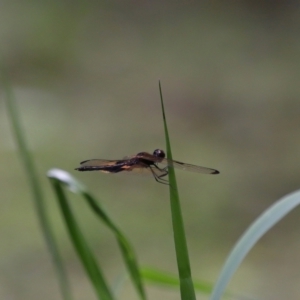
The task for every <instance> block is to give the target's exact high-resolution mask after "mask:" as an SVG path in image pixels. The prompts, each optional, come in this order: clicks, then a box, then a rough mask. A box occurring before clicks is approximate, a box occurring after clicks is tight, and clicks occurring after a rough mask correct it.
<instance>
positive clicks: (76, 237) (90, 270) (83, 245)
mask: <svg viewBox="0 0 300 300" xmlns="http://www.w3.org/2000/svg"><path fill="white" fill-rule="evenodd" d="M51 183H52V185H53V188H54V190H55V194H56V197H57V200H58V203H59V205H60V208H61V212H62V214H63V217H64V220H65V222H66V225H67V228H68V231H69V235H70V238H71V240H72V243H73V245H74V247H75V249H76V252H77V254H78V256H79V257H80V259H81V262H82V264H83V266H84V268H85V270H86V272H87V274H88V276H89V278H90V280H91V282H92V284H93V286H94V289H95V291H96V293H97V296H98V299H99V300H100V299H102V300H112V299H113V296H112V294H111V292H110V290H109V287H108V285H107V283H106V281H105V279H104V276H103V274H102V272H101V270H100V268H99V266H98V264H97V261H96V259H95V257H94V255H93V254H92V252H91V250H90V249H89V246H88V244H87V242H86V241H85V239H84V236H83V234H82V232H81V231H80V229H79V226H78V224H77V222H76V220H75V217H74V216H73V213H72V211H71V208H70V206H69V204H68V201H67V198H66V196H65V194H64V191H63V189H62V186H61V183H60V181H59V180H57V179H56V178H53V177H52V178H51Z"/></svg>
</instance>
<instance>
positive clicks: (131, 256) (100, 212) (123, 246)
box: [48, 169, 146, 300]
mask: <svg viewBox="0 0 300 300" xmlns="http://www.w3.org/2000/svg"><path fill="white" fill-rule="evenodd" d="M48 177H50V178H55V179H56V180H58V181H60V182H61V183H64V184H65V185H67V186H68V188H69V189H70V190H71V191H72V192H73V193H76V194H80V195H81V196H83V197H84V199H85V200H86V201H87V203H88V205H89V206H90V207H91V209H92V211H93V212H94V213H96V215H97V216H98V217H99V218H100V220H101V221H102V222H104V224H105V225H106V226H107V227H108V228H109V229H110V230H111V231H112V232H113V234H114V235H115V237H116V239H117V242H118V245H119V248H120V250H121V253H122V257H123V260H124V263H125V265H126V267H127V270H128V272H129V275H130V278H131V280H132V283H133V285H134V286H135V288H136V290H137V292H138V295H139V296H140V299H142V300H145V299H146V294H145V291H144V286H143V282H142V277H141V274H140V271H139V268H138V263H137V259H136V255H135V253H134V251H133V247H132V246H131V245H130V243H129V241H128V239H127V238H126V237H125V235H124V234H123V233H122V232H121V231H120V230H119V229H118V227H117V226H116V225H115V224H114V222H113V221H112V220H111V219H110V217H109V216H108V215H107V213H106V212H105V211H104V209H103V208H102V207H101V206H100V204H99V203H98V202H97V201H96V200H95V198H94V197H93V196H92V195H91V194H90V193H89V191H88V190H87V189H86V188H85V186H83V185H82V184H81V183H80V182H79V181H77V180H76V179H75V178H73V177H72V176H71V175H70V174H69V173H67V172H65V171H63V170H59V169H52V170H50V171H49V172H48Z"/></svg>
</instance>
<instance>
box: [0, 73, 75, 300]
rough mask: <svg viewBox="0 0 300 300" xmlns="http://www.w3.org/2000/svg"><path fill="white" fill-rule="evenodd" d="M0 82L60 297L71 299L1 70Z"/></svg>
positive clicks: (17, 114)
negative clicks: (54, 272)
mask: <svg viewBox="0 0 300 300" xmlns="http://www.w3.org/2000/svg"><path fill="white" fill-rule="evenodd" d="M1 75H2V76H1V81H2V83H3V89H4V93H5V102H6V106H7V112H8V117H9V120H10V122H11V128H12V131H13V135H14V139H15V142H16V144H17V146H18V150H19V154H20V157H21V162H22V163H23V165H24V169H25V172H26V175H27V177H28V182H29V186H30V188H31V191H32V195H33V202H34V207H35V210H36V213H37V217H38V220H39V224H40V227H41V230H42V233H43V236H44V238H45V241H46V245H47V247H48V249H49V251H50V253H51V256H52V259H53V261H54V265H55V270H56V274H57V277H58V281H59V284H60V289H61V293H62V297H63V299H65V300H70V299H72V297H71V291H70V286H69V282H68V279H67V276H66V272H65V270H64V267H63V264H62V259H61V257H60V254H59V251H58V247H57V245H56V242H55V238H54V234H53V231H52V228H51V225H50V221H49V218H48V215H47V213H46V204H45V199H44V195H43V192H42V189H41V186H40V183H39V180H38V176H37V172H36V168H35V165H34V161H33V159H32V157H31V154H30V152H29V150H28V146H27V142H26V139H25V133H24V131H23V126H22V124H21V121H20V117H19V113H18V110H17V106H16V103H15V102H16V100H15V97H14V95H13V91H12V88H11V86H10V84H9V81H8V79H7V76H6V74H5V72H4V70H3V69H2V70H1Z"/></svg>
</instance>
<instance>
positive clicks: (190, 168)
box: [160, 158, 220, 174]
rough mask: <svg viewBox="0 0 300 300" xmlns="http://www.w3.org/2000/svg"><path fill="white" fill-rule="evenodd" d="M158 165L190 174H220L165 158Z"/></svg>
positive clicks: (209, 169) (213, 170)
mask: <svg viewBox="0 0 300 300" xmlns="http://www.w3.org/2000/svg"><path fill="white" fill-rule="evenodd" d="M160 163H162V164H165V165H167V166H169V167H172V166H173V167H175V168H177V169H181V170H184V171H190V172H196V173H201V174H219V173H220V172H219V171H217V170H215V169H211V168H206V167H200V166H195V165H191V164H186V163H183V162H180V161H177V160H170V159H167V158H164V159H163V160H162V161H161V162H160Z"/></svg>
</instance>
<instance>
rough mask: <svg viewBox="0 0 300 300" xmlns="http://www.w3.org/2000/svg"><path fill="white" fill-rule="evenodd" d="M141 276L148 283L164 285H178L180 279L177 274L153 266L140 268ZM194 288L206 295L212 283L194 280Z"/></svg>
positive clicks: (210, 289) (211, 287)
mask: <svg viewBox="0 0 300 300" xmlns="http://www.w3.org/2000/svg"><path fill="white" fill-rule="evenodd" d="M141 272H142V276H143V278H144V279H145V280H146V281H147V282H150V283H153V284H157V285H164V286H170V287H179V286H180V281H179V279H178V277H177V276H174V275H173V274H170V273H168V272H164V271H159V270H156V269H153V268H148V267H147V268H142V270H141ZM194 288H195V290H197V291H198V292H201V293H203V294H206V295H210V294H211V292H212V290H213V285H212V284H210V283H207V282H204V281H200V280H195V281H194Z"/></svg>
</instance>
